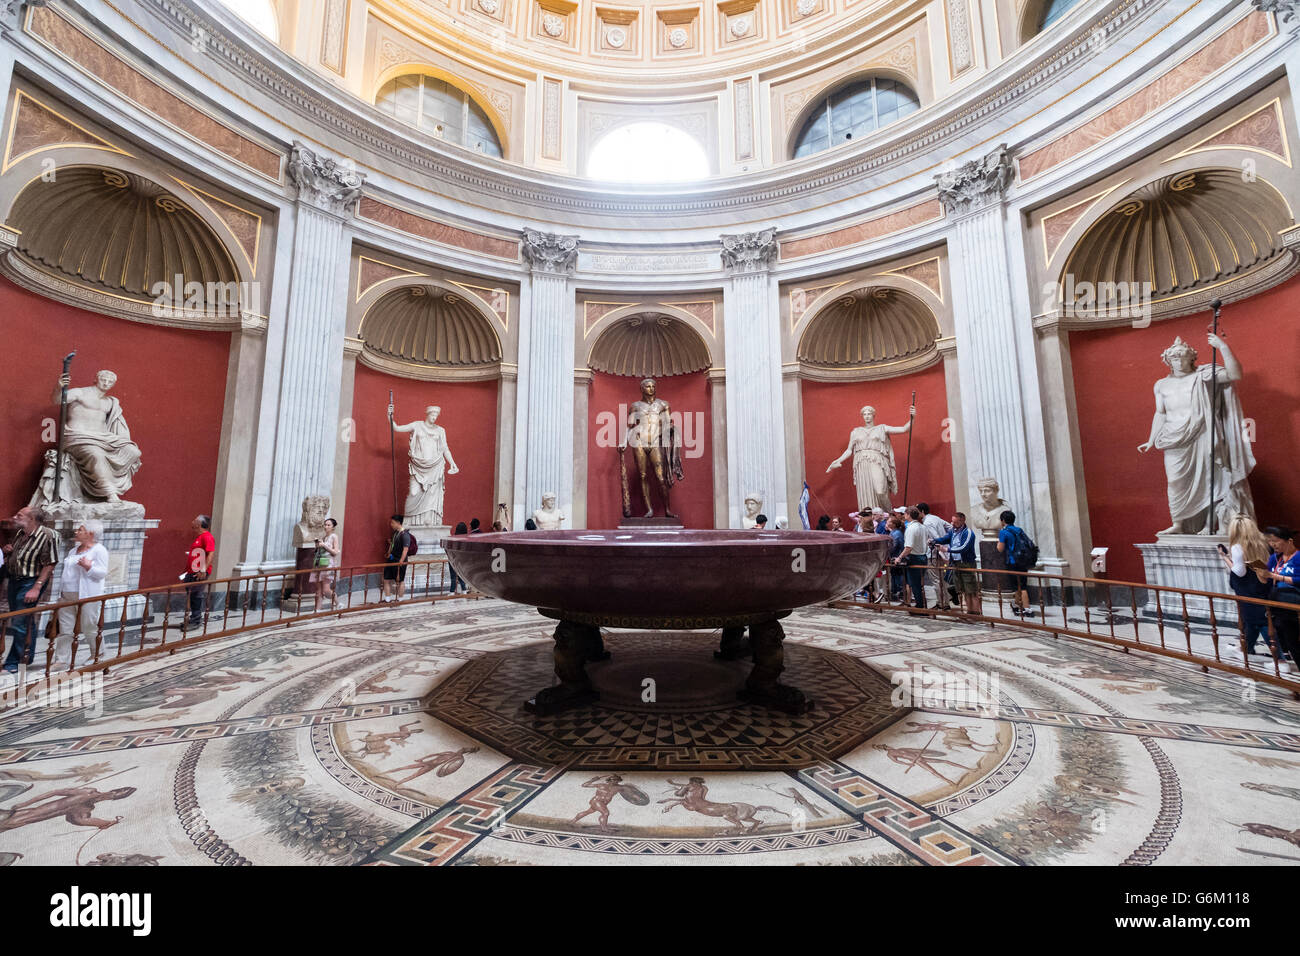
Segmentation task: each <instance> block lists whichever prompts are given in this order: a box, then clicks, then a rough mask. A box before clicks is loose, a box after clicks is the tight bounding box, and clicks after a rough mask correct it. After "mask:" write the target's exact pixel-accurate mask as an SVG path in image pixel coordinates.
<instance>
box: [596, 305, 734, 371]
mask: <svg viewBox="0 0 1300 956" xmlns="http://www.w3.org/2000/svg"><path fill="white" fill-rule="evenodd" d="M587 364H588V366H589V367H590V368H591V369H592V370H593V371H597V372H607V373H609V374H610V375H635V376H640V377H647V376H652V377H660V376H668V375H687V374H689V373H691V372H698V371H701V370H703V369H707V368H709V367H711V366H712V364H713V363H712V361H711V359H710V357H709V347H708V345H707V344H706V343H705V342H704V340H703V339H702V338H700V336H699V335H698V334H697V333H696V332H695V330H693V329H692V328H690V326H688V325H687V324H686V323H685V322H682V321H681V320H680V319H675V318H672V317H671V316H668V315H665V314H663V313H659V312H643V313H639V314H636V315H630V316H626V317H625V318H623V319H620V320H619V321H618V322H616V323H614V324H612V325H609V326H606V328H605V330H604V331H603V332H602V333H601V334H600V336H599V337H598V338H597V339H596V341H595V342H594V343H593V344H592V346H591V352H590V354H589V356H588V359H587Z"/></svg>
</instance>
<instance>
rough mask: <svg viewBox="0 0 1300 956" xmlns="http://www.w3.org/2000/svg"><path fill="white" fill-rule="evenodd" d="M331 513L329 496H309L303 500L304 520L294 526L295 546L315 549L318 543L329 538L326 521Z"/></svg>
mask: <svg viewBox="0 0 1300 956" xmlns="http://www.w3.org/2000/svg"><path fill="white" fill-rule="evenodd" d="M329 513H330V496H329V495H308V496H307V497H306V498H304V499H302V520H301V521H299V522H298V523H297V524H296V525H294V526H293V546H294V547H295V548H314V547H315V546H316V542H317V541H323V540H324V539H325V538H327V537H329V532H327V531H326V530H325V519H326V518H328V517H329Z"/></svg>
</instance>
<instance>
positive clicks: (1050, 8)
mask: <svg viewBox="0 0 1300 956" xmlns="http://www.w3.org/2000/svg"><path fill="white" fill-rule="evenodd" d="M1078 2H1079V0H1047V2H1046V3H1044V4H1043V11H1042V13H1041V14H1040V15H1039V18H1038V30H1037V32H1038V33H1042V32H1043V31H1044V30H1046V29H1047V28H1048V27H1050V26H1051V25H1052V24H1053V23H1055V22H1056V21H1057V20H1059V19H1061V17H1063V16H1065V15H1066V14H1067V13H1069V12H1070V8H1071V7H1073V6H1074V5H1075V4H1077V3H1078Z"/></svg>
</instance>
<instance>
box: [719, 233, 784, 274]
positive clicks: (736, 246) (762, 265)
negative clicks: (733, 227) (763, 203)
mask: <svg viewBox="0 0 1300 956" xmlns="http://www.w3.org/2000/svg"><path fill="white" fill-rule="evenodd" d="M721 242H722V264H723V265H724V266H726V267H727V268H728V269H729V270H731V271H732V272H761V271H762V270H763V269H766V268H767V267H768V266H770V265H771V264H772V262H773V260H774V259H776V227H774V226H769V227H768V228H767V229H760V230H759V231H758V232H741V233H736V234H734V235H724V236H722V238H721Z"/></svg>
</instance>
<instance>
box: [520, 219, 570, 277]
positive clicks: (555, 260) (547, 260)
mask: <svg viewBox="0 0 1300 956" xmlns="http://www.w3.org/2000/svg"><path fill="white" fill-rule="evenodd" d="M523 253H524V258H525V259H527V260H528V264H529V265H531V266H532V267H533V271H534V272H554V273H558V274H561V275H565V274H568V273H570V272H572V271H573V264H574V263H575V262H577V260H578V237H577V236H557V235H556V234H555V233H552V232H538V231H537V230H535V229H525V230H524V244H523Z"/></svg>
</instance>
